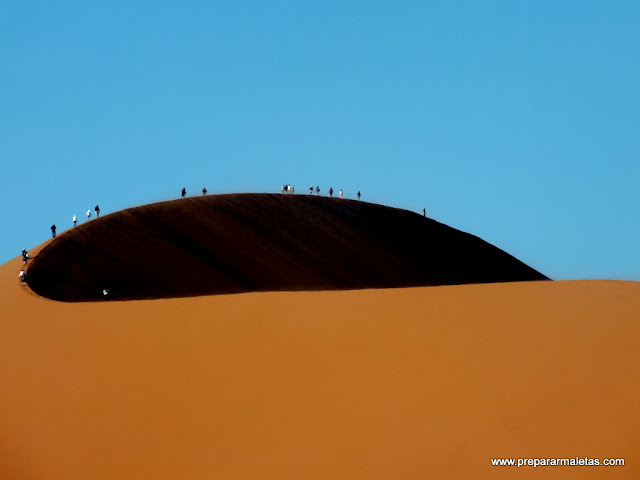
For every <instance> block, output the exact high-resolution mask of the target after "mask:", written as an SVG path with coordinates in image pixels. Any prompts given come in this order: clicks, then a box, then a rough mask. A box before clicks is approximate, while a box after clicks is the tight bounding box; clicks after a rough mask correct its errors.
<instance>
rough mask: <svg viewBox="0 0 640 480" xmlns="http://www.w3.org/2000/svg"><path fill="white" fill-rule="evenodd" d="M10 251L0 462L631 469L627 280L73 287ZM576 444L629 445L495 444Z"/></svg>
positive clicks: (86, 469)
mask: <svg viewBox="0 0 640 480" xmlns="http://www.w3.org/2000/svg"><path fill="white" fill-rule="evenodd" d="M285 201H288V200H285ZM352 203H355V202H352ZM171 205H175V208H179V207H180V206H179V205H178V204H177V203H175V204H171ZM171 208H173V206H172V207H171ZM367 208H368V207H367ZM129 214H130V215H131V216H132V217H134V216H135V215H137V214H138V212H137V211H135V212H129ZM108 218H109V217H105V220H107V219H108ZM115 218H118V217H115ZM418 220H423V219H422V218H421V217H418ZM141 222H142V220H141ZM105 223H106V222H105ZM241 223H242V222H241ZM428 224H429V225H431V224H430V223H428ZM94 225H96V227H95V228H98V227H99V226H100V224H99V223H98V222H96V223H95V224H94ZM89 226H90V224H87V227H89ZM430 228H431V227H430ZM433 228H435V227H433ZM98 231H101V230H100V229H98ZM88 232H89V228H87V229H84V233H83V230H81V229H79V228H78V229H77V231H76V232H73V233H74V235H75V236H77V237H80V239H81V238H82V236H83V235H84V234H85V233H87V234H88ZM65 237H66V238H70V239H73V241H80V239H76V238H75V237H74V236H71V235H63V236H61V237H60V238H59V239H56V240H55V241H54V242H48V243H47V244H45V245H43V249H42V252H45V251H46V250H47V248H49V246H52V245H53V244H55V243H61V240H63V239H64V238H65ZM94 245H95V242H94ZM52 251H53V250H52ZM34 252H36V253H37V251H34ZM47 256H48V255H47ZM36 258H40V255H39V254H38V255H37V256H36ZM20 267H21V260H20V259H15V260H12V261H10V262H8V263H6V264H5V265H2V266H0V385H2V388H0V478H1V479H3V480H5V479H7V480H40V479H42V480H45V479H46V480H49V479H65V480H75V479H78V480H86V479H98V480H100V479H154V480H164V479H186V480H188V479H194V480H200V479H203V478H224V479H255V478H262V479H283V478H301V479H327V478H333V479H354V478H357V479H367V480H370V479H374V480H375V479H389V478H401V479H420V480H422V479H424V478H455V479H469V478H473V479H490V478H491V479H493V478H520V477H522V478H534V477H535V478H557V479H570V478H580V479H583V478H602V479H604V478H607V479H610V478H628V479H631V478H638V476H639V475H640V470H639V469H638V466H637V464H638V460H639V457H638V452H640V437H639V436H638V433H637V432H638V431H640V408H638V407H639V404H638V399H639V398H640V371H639V369H638V365H640V349H638V344H639V341H640V323H639V322H638V311H640V284H638V283H633V282H615V281H574V282H515V283H493V284H469V285H457V286H439V287H414V288H394V289H367V290H347V291H321V292H309V291H301V292H268V293H265V292H258V293H242V294H237V295H212V296H199V297H194V298H187V297H183V298H170V299H156V300H138V301H126V302H125V301H122V302H76V303H72V302H58V301H53V300H49V299H47V298H43V297H41V296H38V295H36V294H34V293H32V292H31V291H30V290H29V288H27V287H21V286H20V282H19V280H18V271H19V270H20ZM30 271H31V270H30ZM576 456H579V457H590V458H599V459H604V458H624V459H625V463H626V464H625V466H618V467H603V466H601V467H587V466H573V467H572V466H566V467H537V468H535V469H534V468H533V467H522V468H519V469H518V468H516V467H497V466H492V465H491V462H490V459H491V458H497V457H507V458H511V457H513V458H517V457H523V458H534V457H535V458H572V457H576Z"/></svg>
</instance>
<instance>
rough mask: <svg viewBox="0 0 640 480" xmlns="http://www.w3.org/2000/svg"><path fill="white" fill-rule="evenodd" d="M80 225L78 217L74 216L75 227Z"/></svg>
mask: <svg viewBox="0 0 640 480" xmlns="http://www.w3.org/2000/svg"><path fill="white" fill-rule="evenodd" d="M77 223H78V217H76V216H75V215H74V216H73V226H74V227H75V226H76V225H77Z"/></svg>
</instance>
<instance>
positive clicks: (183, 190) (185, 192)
mask: <svg viewBox="0 0 640 480" xmlns="http://www.w3.org/2000/svg"><path fill="white" fill-rule="evenodd" d="M186 194H187V189H186V188H183V189H182V198H184V196H185V195H186Z"/></svg>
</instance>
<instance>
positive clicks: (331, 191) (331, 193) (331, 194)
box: [329, 187, 333, 197]
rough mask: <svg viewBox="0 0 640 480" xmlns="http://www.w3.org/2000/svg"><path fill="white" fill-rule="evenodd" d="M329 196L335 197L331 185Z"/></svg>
mask: <svg viewBox="0 0 640 480" xmlns="http://www.w3.org/2000/svg"><path fill="white" fill-rule="evenodd" d="M329 196H330V197H333V187H329Z"/></svg>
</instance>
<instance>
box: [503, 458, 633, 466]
mask: <svg viewBox="0 0 640 480" xmlns="http://www.w3.org/2000/svg"><path fill="white" fill-rule="evenodd" d="M491 465H493V466H496V467H498V466H499V467H518V468H520V467H534V468H536V467H563V466H567V467H623V466H624V458H590V457H573V458H492V459H491Z"/></svg>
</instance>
